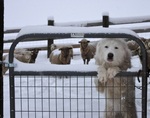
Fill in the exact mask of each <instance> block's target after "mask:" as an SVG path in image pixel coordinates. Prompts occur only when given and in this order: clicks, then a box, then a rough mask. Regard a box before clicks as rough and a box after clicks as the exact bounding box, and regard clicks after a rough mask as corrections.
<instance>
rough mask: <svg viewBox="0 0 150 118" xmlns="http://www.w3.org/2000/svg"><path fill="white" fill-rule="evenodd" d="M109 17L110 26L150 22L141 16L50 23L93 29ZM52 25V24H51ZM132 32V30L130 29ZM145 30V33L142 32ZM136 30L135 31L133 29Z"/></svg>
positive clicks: (16, 31)
mask: <svg viewBox="0 0 150 118" xmlns="http://www.w3.org/2000/svg"><path fill="white" fill-rule="evenodd" d="M106 17H108V25H121V24H133V23H146V22H150V16H140V17H125V18H109V16H103V18H102V20H95V21H83V22H82V21H81V22H69V23H55V22H54V20H53V19H48V22H53V23H52V25H54V26H64V27H68V26H71V27H92V26H103V25H104V22H106V21H104V19H105V18H106ZM49 24H51V23H49ZM130 29H131V30H132V28H130ZM138 29H139V30H138ZM138 29H136V30H135V32H137V33H140V32H150V27H149V28H148V27H146V28H144V29H143V27H142V28H140V27H138ZM142 29H143V31H142ZM20 30H21V28H13V29H6V30H5V31H4V33H5V34H7V33H18V32H19V31H20ZM133 30H134V29H133Z"/></svg>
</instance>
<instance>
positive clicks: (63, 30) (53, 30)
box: [17, 26, 139, 38]
mask: <svg viewBox="0 0 150 118" xmlns="http://www.w3.org/2000/svg"><path fill="white" fill-rule="evenodd" d="M36 33H37V34H67V33H68V34H71V36H72V37H84V34H86V33H87V34H91V33H93V34H98V33H100V34H102V33H103V34H111V33H114V34H127V35H132V36H135V37H137V38H139V36H138V35H137V34H136V33H135V32H133V31H132V30H129V29H119V28H100V27H90V28H89V27H56V26H55V27H54V26H28V27H24V28H22V29H21V31H20V32H19V34H18V36H17V38H18V37H21V36H23V35H26V34H36Z"/></svg>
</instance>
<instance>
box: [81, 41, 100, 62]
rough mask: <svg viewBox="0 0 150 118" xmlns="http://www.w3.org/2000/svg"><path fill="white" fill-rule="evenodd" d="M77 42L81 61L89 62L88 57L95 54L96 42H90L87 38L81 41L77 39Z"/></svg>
mask: <svg viewBox="0 0 150 118" xmlns="http://www.w3.org/2000/svg"><path fill="white" fill-rule="evenodd" d="M79 43H80V52H81V56H82V59H83V62H84V64H89V61H90V59H91V58H93V57H94V55H95V51H96V45H97V42H95V43H90V41H89V40H87V39H82V40H81V41H79Z"/></svg>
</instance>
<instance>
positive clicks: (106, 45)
mask: <svg viewBox="0 0 150 118" xmlns="http://www.w3.org/2000/svg"><path fill="white" fill-rule="evenodd" d="M130 58H131V52H130V50H129V49H128V46H127V44H126V42H125V41H124V39H115V38H110V39H109V38H108V39H103V40H100V41H99V43H98V45H97V48H96V54H95V59H96V63H97V64H98V65H107V66H119V67H120V66H122V64H125V63H126V64H127V63H129V65H130Z"/></svg>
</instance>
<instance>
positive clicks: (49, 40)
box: [47, 17, 54, 58]
mask: <svg viewBox="0 0 150 118" xmlns="http://www.w3.org/2000/svg"><path fill="white" fill-rule="evenodd" d="M48 26H54V19H53V18H52V17H50V18H48ZM53 40H54V39H51V38H50V39H48V42H47V58H49V55H50V53H51V44H53Z"/></svg>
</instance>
